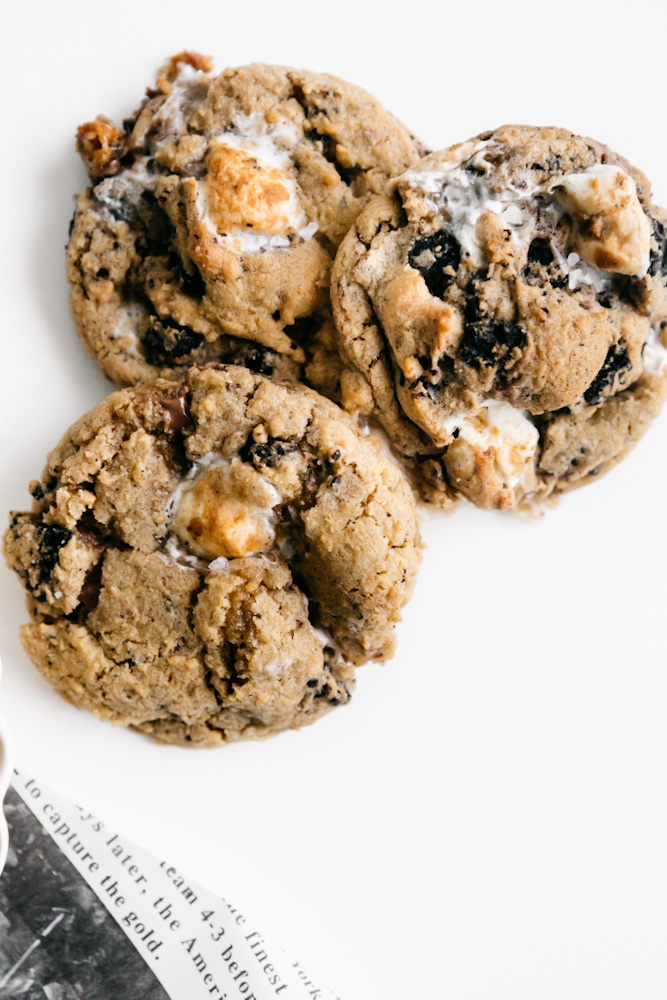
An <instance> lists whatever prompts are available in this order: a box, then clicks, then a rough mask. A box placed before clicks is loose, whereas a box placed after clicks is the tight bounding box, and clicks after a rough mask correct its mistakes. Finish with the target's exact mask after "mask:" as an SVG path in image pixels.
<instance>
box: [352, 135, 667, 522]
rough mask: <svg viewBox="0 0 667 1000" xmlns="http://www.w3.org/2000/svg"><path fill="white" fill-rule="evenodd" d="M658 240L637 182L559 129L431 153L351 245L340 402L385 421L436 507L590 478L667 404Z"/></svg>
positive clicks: (660, 219)
mask: <svg viewBox="0 0 667 1000" xmlns="http://www.w3.org/2000/svg"><path fill="white" fill-rule="evenodd" d="M666 235H667V215H666V213H665V212H664V211H663V210H662V209H660V208H657V207H655V206H654V205H653V204H652V202H651V196H650V189H649V184H648V181H647V180H646V178H645V177H644V175H643V174H642V173H640V172H639V171H638V170H636V169H635V168H634V167H632V166H630V164H629V163H627V161H626V160H624V159H622V158H621V157H620V156H617V155H616V154H615V153H612V152H611V151H610V150H609V149H607V148H606V147H605V146H602V145H600V143H597V142H594V141H593V140H591V139H582V138H580V137H578V136H575V135H572V134H571V133H570V132H567V131H565V130H563V129H556V128H528V127H521V126H508V127H504V128H501V129H498V130H497V131H495V132H486V133H484V134H482V135H480V136H478V137H477V138H475V139H471V140H470V141H469V142H465V143H463V144H461V145H458V146H454V147H452V148H450V149H447V150H445V151H444V152H437V153H431V154H430V155H429V156H426V157H425V158H424V159H423V160H422V161H421V162H420V163H419V164H417V166H415V167H414V168H412V169H410V170H408V171H407V172H406V173H404V174H403V175H402V176H401V177H399V178H398V180H397V181H396V182H395V184H394V192H393V194H390V195H384V196H378V197H376V198H373V199H372V200H371V201H370V202H369V204H368V205H367V206H366V208H365V209H364V211H363V212H362V213H361V214H360V216H359V217H358V219H357V220H356V223H355V224H354V226H353V227H352V229H351V230H350V232H349V233H348V235H347V236H346V237H345V239H344V240H343V242H342V244H341V247H340V249H339V252H338V255H337V258H336V262H335V265H334V269H333V275H332V304H333V310H334V318H335V320H336V326H337V328H338V332H339V345H340V350H341V354H342V356H343V358H344V361H345V364H346V366H347V368H346V371H345V373H344V374H343V377H342V384H343V405H344V406H345V407H346V408H347V409H349V410H350V411H357V412H360V413H364V414H367V415H373V416H374V417H376V418H377V419H378V420H379V421H380V423H381V424H382V426H383V427H384V429H385V430H386V432H387V434H388V435H389V437H390V439H391V441H392V442H393V444H394V446H395V448H396V449H397V450H398V452H400V453H401V454H402V455H404V456H406V457H407V458H408V459H409V460H410V463H411V465H412V467H413V469H414V470H415V471H416V473H417V475H418V477H419V480H420V484H421V487H422V490H423V492H424V494H425V495H426V496H427V497H428V499H430V500H432V501H434V502H436V503H439V504H442V505H444V506H446V505H447V504H449V503H451V502H452V500H453V499H455V498H456V497H457V496H459V495H461V494H463V495H464V496H466V497H467V498H468V499H469V500H471V501H472V502H473V503H475V504H477V505H478V506H480V507H496V508H501V509H505V508H509V507H513V506H515V505H517V504H522V503H525V504H528V503H529V502H530V501H532V500H533V499H535V498H538V499H539V498H543V497H545V496H547V495H549V494H554V493H558V492H560V491H562V490H566V489H569V488H571V487H573V486H579V485H581V484H582V483H585V482H588V481H589V480H590V479H591V478H592V477H595V476H597V475H599V474H600V473H602V472H604V471H606V470H607V469H608V468H609V467H610V466H611V465H613V464H614V463H615V462H617V461H618V460H619V459H620V458H621V457H623V455H625V454H626V453H627V451H628V450H629V449H630V448H631V446H632V445H633V444H634V443H635V442H636V441H637V439H638V438H639V437H640V436H641V434H643V432H644V431H645V430H646V427H647V426H648V424H649V423H650V422H651V420H652V418H653V417H654V416H655V414H656V413H657V412H658V410H659V408H660V405H661V403H662V401H663V398H664V396H665V391H666V378H665V367H664V364H663V348H662V346H661V343H662V341H661V338H662V323H663V321H664V320H665V319H667V310H666V306H665V302H666V295H665V285H666V281H667V240H666ZM647 345H648V346H647Z"/></svg>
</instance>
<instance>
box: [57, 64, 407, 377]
mask: <svg viewBox="0 0 667 1000" xmlns="http://www.w3.org/2000/svg"><path fill="white" fill-rule="evenodd" d="M210 69H211V63H210V60H208V59H206V58H204V57H203V56H199V55H196V54H193V53H188V52H183V53H181V54H180V55H178V56H174V57H173V58H172V59H171V60H170V62H169V63H168V65H167V66H166V67H165V68H164V69H163V71H162V72H161V73H160V76H159V77H158V80H157V83H156V85H155V88H154V89H153V90H150V91H149V92H148V97H147V99H146V100H145V101H144V103H143V104H142V106H141V107H140V108H139V110H138V111H137V112H136V113H135V114H134V115H133V116H132V117H131V118H130V119H128V120H127V121H126V122H124V124H123V128H116V126H115V125H113V124H112V123H111V122H110V121H109V120H108V119H106V118H101V117H100V118H98V119H97V120H96V121H94V122H88V123H86V124H85V125H82V126H81V128H80V129H79V131H78V136H77V148H78V150H79V152H80V153H81V155H82V157H83V160H84V162H85V164H86V166H87V168H88V171H89V173H90V177H91V182H92V186H91V187H90V188H89V189H88V190H87V191H86V192H85V193H84V194H82V195H81V197H80V198H79V200H78V204H77V209H76V213H75V216H74V220H73V223H72V229H71V235H70V241H69V247H68V253H67V276H68V279H69V281H70V283H71V308H72V315H73V317H74V321H75V323H76V327H77V330H78V331H79V334H80V336H81V338H82V340H83V342H84V344H85V345H86V347H87V348H88V350H89V352H90V353H91V354H92V356H93V357H94V358H95V359H96V360H97V361H99V363H100V364H101V365H102V367H103V368H104V370H105V372H106V373H107V375H109V377H110V378H111V379H113V380H114V381H115V382H116V383H118V384H119V385H130V384H133V383H135V382H137V381H138V380H140V379H146V378H154V377H156V376H164V377H168V376H169V375H170V374H171V373H173V372H174V371H176V372H179V373H180V372H182V371H184V370H185V368H186V367H187V365H189V364H192V363H198V364H205V363H207V362H211V361H226V362H231V363H243V364H246V365H247V366H248V367H250V368H252V369H253V370H254V371H258V372H261V373H263V374H276V375H277V376H279V377H297V376H298V375H301V374H302V369H303V365H304V363H305V362H306V361H307V360H311V358H312V357H313V356H314V355H317V354H320V355H321V354H322V351H323V350H325V349H326V344H327V342H328V341H330V340H331V339H332V336H333V332H332V327H331V325H330V324H331V320H330V315H329V275H330V269H331V264H332V261H333V257H334V255H335V252H336V248H337V247H338V245H339V243H340V241H341V239H342V238H343V235H344V234H345V233H346V232H347V230H348V229H349V227H350V225H351V224H352V222H353V221H354V219H355V218H356V216H357V215H358V213H359V212H360V210H361V209H362V207H363V206H364V205H365V204H366V202H367V200H368V198H369V197H370V196H371V195H373V194H376V193H378V192H381V191H384V190H385V189H386V186H387V181H388V179H389V178H390V177H391V176H395V175H396V174H399V173H402V171H403V170H405V169H406V168H407V167H409V166H410V165H411V164H412V163H414V162H416V161H417V160H418V159H419V157H420V156H421V155H423V153H424V150H423V148H422V147H421V146H420V145H419V144H418V143H417V142H416V140H415V139H414V138H413V137H412V136H411V135H410V134H409V133H408V132H407V131H406V130H405V129H404V128H403V126H402V125H400V124H399V123H398V122H397V121H396V120H395V119H394V118H393V117H392V116H391V115H390V114H389V113H388V112H387V111H385V110H384V108H382V107H381V106H380V105H379V104H378V102H377V101H376V100H375V99H374V98H372V97H370V96H369V95H368V94H366V93H365V92H364V91H363V90H360V89H359V88H358V87H354V86H352V85H351V84H348V83H344V82H343V81H341V80H337V79H336V78H335V77H332V76H326V75H324V74H317V73H308V72H305V71H302V70H295V69H288V68H285V67H279V66H264V65H252V66H245V67H241V68H240V69H229V70H226V71H225V72H224V73H221V74H220V75H219V76H217V77H215V76H212V75H211V74H210ZM316 363H317V362H316ZM320 367H321V366H320Z"/></svg>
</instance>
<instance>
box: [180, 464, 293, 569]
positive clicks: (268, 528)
mask: <svg viewBox="0 0 667 1000" xmlns="http://www.w3.org/2000/svg"><path fill="white" fill-rule="evenodd" d="M280 500H281V496H280V493H279V492H278V490H277V489H276V488H275V487H274V486H273V485H272V484H271V483H269V482H268V481H267V480H266V479H264V477H263V476H261V475H260V473H259V472H257V471H256V470H255V469H253V468H251V467H250V466H248V465H246V464H245V463H244V462H242V461H241V460H240V459H232V460H229V459H224V458H222V457H221V456H220V455H218V454H217V453H212V454H210V455H206V456H205V457H204V458H202V459H201V460H200V461H199V462H195V463H194V465H193V467H192V468H191V469H190V471H189V473H188V475H187V477H186V478H185V480H184V481H183V482H182V483H180V484H179V486H178V488H177V489H176V491H175V492H174V494H173V495H172V497H171V499H170V501H169V504H168V512H169V514H170V516H171V519H172V528H171V530H172V533H173V534H174V535H175V536H176V537H177V538H178V539H179V540H180V542H182V543H184V544H185V545H186V546H187V547H188V549H189V550H190V552H193V553H194V554H195V555H196V556H200V557H202V558H204V559H206V560H210V563H209V565H210V566H212V565H215V564H216V563H217V565H216V566H215V570H217V569H219V568H223V567H222V566H221V565H220V563H219V562H218V560H219V559H220V557H222V558H224V559H231V558H239V557H243V556H249V555H254V554H256V553H259V552H265V551H267V549H269V548H271V546H272V545H273V542H274V539H275V524H274V522H275V515H274V508H275V507H276V506H277V505H278V504H279V503H280ZM215 570H214V572H215Z"/></svg>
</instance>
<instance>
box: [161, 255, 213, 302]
mask: <svg viewBox="0 0 667 1000" xmlns="http://www.w3.org/2000/svg"><path fill="white" fill-rule="evenodd" d="M169 266H170V267H171V269H172V271H173V272H174V276H175V277H176V278H177V279H178V281H179V283H180V286H181V289H182V290H183V292H184V293H185V294H186V295H189V296H190V298H191V299H201V298H202V297H203V295H204V293H205V292H206V285H205V284H204V279H203V278H202V276H201V274H200V273H199V271H198V270H197V268H196V267H195V265H194V264H192V268H193V271H192V272H190V271H186V269H185V268H184V267H183V264H182V263H181V259H180V257H179V256H178V254H177V253H170V254H169Z"/></svg>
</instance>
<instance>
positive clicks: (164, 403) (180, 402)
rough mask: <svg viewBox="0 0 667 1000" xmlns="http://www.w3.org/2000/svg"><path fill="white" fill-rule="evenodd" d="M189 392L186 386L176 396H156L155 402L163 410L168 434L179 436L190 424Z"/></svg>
mask: <svg viewBox="0 0 667 1000" xmlns="http://www.w3.org/2000/svg"><path fill="white" fill-rule="evenodd" d="M187 395H188V390H187V388H186V387H185V386H182V387H181V389H179V392H178V395H176V396H155V397H154V399H155V402H156V403H157V405H158V406H159V407H160V409H161V410H162V419H163V421H164V429H165V432H166V433H167V434H178V433H179V432H180V431H182V430H184V429H185V428H186V427H187V426H188V424H189V423H190V414H189V413H188V411H187Z"/></svg>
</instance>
